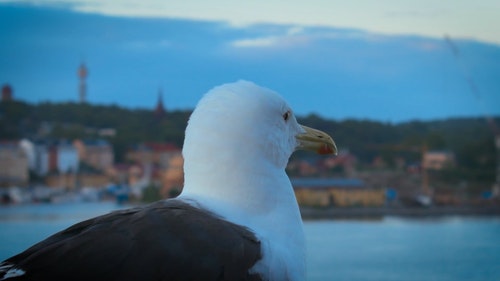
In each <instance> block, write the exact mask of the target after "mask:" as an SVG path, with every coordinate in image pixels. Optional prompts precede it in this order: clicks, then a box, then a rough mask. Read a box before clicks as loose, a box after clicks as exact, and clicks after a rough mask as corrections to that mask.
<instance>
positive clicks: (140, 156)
mask: <svg viewBox="0 0 500 281" xmlns="http://www.w3.org/2000/svg"><path fill="white" fill-rule="evenodd" d="M180 153H181V149H180V148H179V147H177V146H176V145H175V144H172V143H161V142H145V143H142V144H139V145H136V146H134V147H132V148H131V149H130V150H129V151H128V152H127V154H126V156H125V159H126V160H127V161H130V162H136V163H142V164H153V165H156V166H159V167H161V168H166V167H168V166H169V163H170V158H172V157H174V156H176V155H178V154H180Z"/></svg>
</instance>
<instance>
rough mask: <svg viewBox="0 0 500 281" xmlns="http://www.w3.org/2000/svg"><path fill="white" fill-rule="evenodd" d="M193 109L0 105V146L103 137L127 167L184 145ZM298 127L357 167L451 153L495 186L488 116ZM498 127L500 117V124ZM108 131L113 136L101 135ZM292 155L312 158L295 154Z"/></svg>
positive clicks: (319, 121)
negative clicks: (142, 148)
mask: <svg viewBox="0 0 500 281" xmlns="http://www.w3.org/2000/svg"><path fill="white" fill-rule="evenodd" d="M190 114H191V111H170V112H166V113H165V114H164V115H161V116H158V115H155V113H154V111H153V110H146V109H125V108H121V107H119V106H116V105H112V106H103V105H91V104H77V103H41V104H37V105H34V104H29V103H25V102H20V101H9V102H2V103H0V136H1V139H2V140H15V139H21V138H29V139H32V140H39V139H70V140H72V139H76V138H79V139H96V138H100V139H106V140H108V141H109V142H110V143H112V144H113V147H114V150H115V156H116V161H122V160H123V156H124V152H125V151H126V150H127V148H128V147H129V146H132V145H134V144H137V143H140V142H145V141H148V142H171V143H174V144H176V145H178V146H179V147H181V146H182V142H183V138H184V129H185V127H186V124H187V120H188V118H189V115H190ZM298 119H299V122H301V123H303V124H306V125H308V126H311V127H315V128H318V129H321V130H324V131H326V132H328V133H329V134H331V135H332V136H333V137H334V139H335V141H336V142H337V144H338V146H339V148H340V150H344V151H347V150H348V151H349V152H350V153H352V154H353V155H355V156H356V157H357V158H358V161H359V163H360V165H369V164H370V163H372V162H373V161H374V159H376V158H381V159H383V160H384V161H385V163H387V164H388V165H389V167H390V166H391V165H394V162H395V161H396V160H397V159H398V158H404V159H405V161H406V162H407V163H412V162H415V163H418V162H420V161H421V156H422V149H424V148H425V149H426V150H429V151H431V150H445V151H449V152H453V153H454V154H455V157H456V161H457V167H456V168H455V169H454V170H453V171H449V173H451V174H450V175H453V174H454V173H460V174H461V175H462V177H465V179H466V180H471V181H487V182H494V179H495V165H496V153H495V146H494V137H493V133H492V130H491V128H490V127H489V126H488V124H487V122H485V120H484V119H483V118H453V119H448V120H436V121H425V122H424V121H411V122H405V123H399V124H392V123H382V122H377V121H370V120H342V121H335V120H327V119H324V118H322V117H320V116H318V115H314V114H313V115H309V116H305V117H299V118H298ZM496 122H497V123H500V119H499V118H496ZM103 129H105V130H107V132H113V133H111V134H103V133H102V132H103ZM294 157H299V158H300V157H312V156H310V155H305V154H300V153H298V154H297V155H296V156H294Z"/></svg>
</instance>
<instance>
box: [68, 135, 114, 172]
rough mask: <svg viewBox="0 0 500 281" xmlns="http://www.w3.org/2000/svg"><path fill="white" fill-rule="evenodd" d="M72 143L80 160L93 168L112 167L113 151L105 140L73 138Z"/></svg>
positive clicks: (104, 168) (103, 169) (102, 169)
mask: <svg viewBox="0 0 500 281" xmlns="http://www.w3.org/2000/svg"><path fill="white" fill-rule="evenodd" d="M73 145H74V146H75V148H76V149H77V150H78V155H79V157H80V161H82V162H84V163H85V164H87V165H89V166H91V167H93V168H94V169H97V170H101V171H105V170H107V169H109V168H111V167H113V163H114V159H115V156H114V152H113V147H112V146H111V144H110V143H109V142H108V141H106V140H86V141H82V140H75V141H74V142H73Z"/></svg>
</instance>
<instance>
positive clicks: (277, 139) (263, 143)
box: [183, 81, 337, 172]
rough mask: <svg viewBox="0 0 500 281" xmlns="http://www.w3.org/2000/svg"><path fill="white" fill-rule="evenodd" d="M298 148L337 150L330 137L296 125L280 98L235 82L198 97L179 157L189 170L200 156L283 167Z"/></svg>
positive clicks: (209, 159) (249, 85)
mask: <svg viewBox="0 0 500 281" xmlns="http://www.w3.org/2000/svg"><path fill="white" fill-rule="evenodd" d="M297 149H306V150H314V151H316V152H318V153H322V154H327V153H336V151H337V148H336V147H335V143H334V142H333V140H332V138H331V137H330V136H328V135H327V134H325V133H323V132H321V131H318V130H314V129H311V128H308V127H305V126H301V125H300V124H298V123H297V120H296V118H295V115H294V113H293V110H292V109H291V108H290V106H289V105H288V104H287V102H286V101H285V100H284V99H283V98H282V97H281V96H280V95H279V94H277V93H276V92H274V91H272V90H269V89H266V88H263V87H260V86H258V85H256V84H254V83H252V82H248V81H238V82H235V83H231V84H225V85H222V86H219V87H216V88H214V89H212V90H211V91H209V92H208V93H207V94H206V95H205V96H204V97H203V98H202V99H201V101H200V102H199V103H198V105H197V106H196V109H195V110H194V112H193V114H192V115H191V118H190V120H189V123H188V126H187V129H186V136H185V141H184V147H183V154H184V158H185V165H186V167H185V169H186V170H187V172H189V169H190V164H195V163H199V161H200V160H201V158H202V156H203V157H205V160H208V161H209V163H212V164H215V162H213V160H217V159H220V158H222V159H226V160H229V159H230V158H235V157H236V158H237V159H238V160H237V161H236V162H248V161H251V160H258V161H259V162H254V163H259V164H260V165H266V164H270V165H274V166H276V167H279V168H285V167H286V164H287V162H288V159H289V157H290V155H291V154H292V153H293V152H294V151H295V150H297ZM232 162H234V161H230V163H231V164H232V165H236V166H238V164H237V163H232ZM219 163H220V162H219ZM226 163H227V162H226ZM242 164H244V163H242ZM236 166H235V167H234V168H236ZM228 172H230V171H228Z"/></svg>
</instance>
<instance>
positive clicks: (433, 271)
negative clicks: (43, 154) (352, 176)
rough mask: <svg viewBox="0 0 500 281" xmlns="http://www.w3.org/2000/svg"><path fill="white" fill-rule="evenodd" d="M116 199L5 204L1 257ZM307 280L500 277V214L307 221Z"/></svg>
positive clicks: (104, 208) (100, 210) (93, 213)
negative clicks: (54, 203) (474, 216)
mask: <svg viewBox="0 0 500 281" xmlns="http://www.w3.org/2000/svg"><path fill="white" fill-rule="evenodd" d="M118 208H120V207H119V206H117V205H115V204H112V203H79V204H57V205H22V206H3V207H0V241H1V243H0V260H3V259H5V258H8V257H9V256H11V255H14V254H16V253H18V252H20V251H22V250H24V249H26V248H27V247H29V246H30V245H32V244H33V243H35V242H37V241H39V240H41V239H43V238H46V237H48V236H49V235H50V234H53V233H54V232H56V231H59V230H62V229H64V228H65V227H68V226H70V225H71V224H73V223H76V222H78V221H81V220H83V219H86V218H90V217H93V216H96V215H99V214H103V213H107V212H109V211H111V210H115V209H118ZM305 233H306V240H307V245H308V253H307V258H308V280H314V281H316V280H317V281H320V280H322V281H323V280H338V281H342V280H346V281H347V280H349V281H357V280H359V281H371V280H373V281H375V280H384V281H390V280H394V281H402V280H408V281H412V280H415V281H416V280H419V281H420V280H426V281H432V280H436V281H437V280H439V281H447V280H450V281H452V280H453V281H461V280H464V281H465V280H467V281H471V280H478V281H479V280H481V281H489V280H491V281H494V280H495V281H497V280H500V218H480V217H478V218H460V217H449V218H443V219H399V218H390V217H389V218H384V219H382V220H379V221H355V220H353V221H338V220H336V221H307V222H306V223H305Z"/></svg>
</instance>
